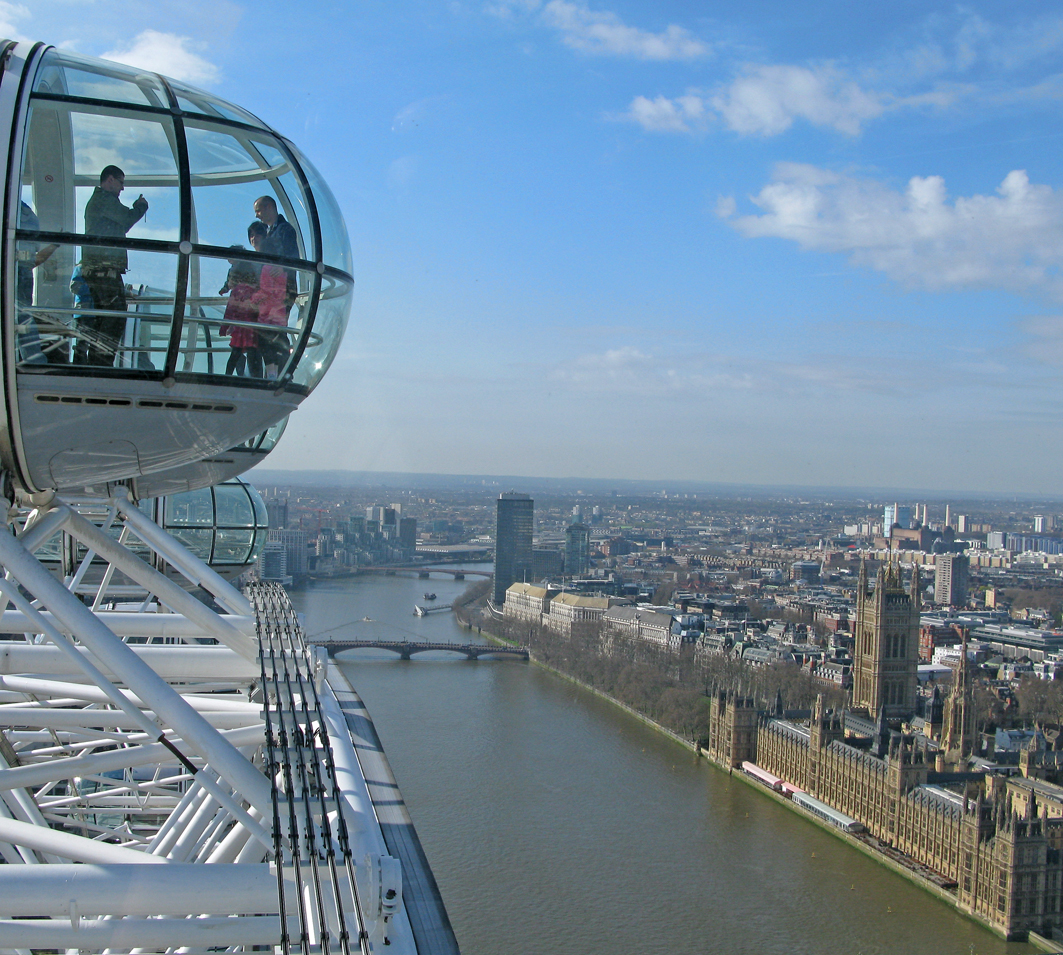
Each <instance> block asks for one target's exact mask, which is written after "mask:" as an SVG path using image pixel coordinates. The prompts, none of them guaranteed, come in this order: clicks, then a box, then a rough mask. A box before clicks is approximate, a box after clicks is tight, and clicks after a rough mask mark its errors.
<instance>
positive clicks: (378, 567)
mask: <svg viewBox="0 0 1063 955" xmlns="http://www.w3.org/2000/svg"><path fill="white" fill-rule="evenodd" d="M358 573H360V574H395V573H406V574H408V573H415V574H417V576H418V577H421V578H427V577H428V576H429V574H450V576H451V577H453V578H454V579H455V580H464V579H465V578H466V577H493V576H494V574H493V572H492V571H490V570H469V569H468V568H467V567H425V566H424V565H423V564H414V565H412V566H400V565H398V564H367V565H366V566H364V567H359V568H358Z"/></svg>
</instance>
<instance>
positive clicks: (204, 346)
mask: <svg viewBox="0 0 1063 955" xmlns="http://www.w3.org/2000/svg"><path fill="white" fill-rule="evenodd" d="M23 109H24V110H25V113H26V116H27V120H26V125H25V132H24V136H23V143H22V156H23V159H22V167H21V172H20V182H21V200H22V202H21V203H20V207H19V214H18V219H17V232H16V237H15V238H16V243H17V245H16V252H17V263H18V264H17V266H16V268H17V270H18V274H17V283H16V284H17V287H18V296H17V298H18V301H17V308H18V319H17V328H16V329H15V332H14V336H15V341H14V345H13V347H14V350H15V351H14V353H15V355H16V358H17V360H18V366H17V367H18V370H19V372H20V373H33V374H37V375H40V374H55V375H63V374H80V373H83V371H80V370H79V369H78V368H77V366H79V365H89V366H92V367H93V368H94V369H95V371H94V374H95V375H97V376H99V375H101V374H103V370H104V369H106V376H108V377H110V376H124V375H133V376H135V377H138V378H149V379H150V378H155V379H157V380H159V381H169V382H172V381H182V380H186V379H189V378H201V377H208V378H215V379H217V382H216V383H217V384H223V383H239V384H240V386H241V387H252V388H253V387H261V388H263V389H269V390H271V391H275V390H276V389H277V388H278V387H280V388H290V389H292V391H293V392H296V393H298V394H306V393H308V391H309V390H310V389H311V388H312V387H313V386H314V385H316V383H317V381H318V380H319V379H320V377H321V375H322V374H323V373H324V371H325V369H327V368H328V365H329V364H330V363H331V361H332V358H333V356H334V355H335V353H336V350H337V349H338V347H339V342H340V338H341V337H342V334H343V331H344V328H345V326H346V322H347V318H348V315H349V311H350V298H351V296H350V291H351V286H352V284H353V280H352V278H351V274H350V270H351V255H350V247H349V244H348V241H347V236H346V231H345V229H344V226H343V219H342V216H341V215H340V212H339V208H338V206H337V204H336V201H335V199H334V198H333V196H332V194H331V192H330V191H329V190H328V187H327V186H326V185H325V184H324V182H323V181H322V180H321V177H320V175H319V174H318V173H317V171H316V170H315V169H314V168H313V166H312V165H311V164H310V163H309V162H308V161H307V160H306V159H305V158H304V157H303V156H302V155H301V154H300V153H299V152H298V151H297V150H296V149H295V147H293V146H292V145H291V143H289V142H287V141H286V140H284V139H282V138H281V137H279V136H277V135H276V134H275V133H273V132H272V131H271V130H269V129H268V128H267V127H265V126H264V125H263V124H262V123H261V121H259V120H258V119H256V118H255V117H254V116H252V115H251V114H249V113H247V112H246V111H244V110H241V109H239V108H238V107H235V106H232V105H231V104H227V103H224V102H223V101H222V100H219V99H218V98H217V97H214V96H212V95H210V94H208V93H203V92H201V91H198V90H194V89H192V88H191V87H188V86H185V85H183V84H178V83H173V82H171V81H169V80H167V79H166V78H164V77H161V76H158V75H156V74H153V73H148V72H144V71H140V70H136V69H132V68H128V67H123V66H119V65H117V64H110V63H105V62H102V61H96V60H90V59H87V58H83V57H78V56H74V55H72V54H69V53H63V52H59V51H57V50H54V49H52V50H48V51H46V52H45V53H44V54H43V55H42V56H41V58H40V60H39V62H38V63H37V66H36V73H35V76H34V78H33V81H32V83H31V84H30V87H29V93H28V99H27V101H26V102H25V103H24V104H23ZM259 222H260V223H261V226H259V225H256V226H255V228H261V227H263V226H264V227H265V228H267V229H268V234H267V235H266V236H265V237H264V238H262V237H257V238H256V241H257V242H258V246H257V249H252V248H251V246H250V243H249V240H248V227H249V225H252V224H254V223H259ZM240 246H243V247H244V248H243V249H238V247H240ZM230 248H233V250H234V253H235V252H236V251H240V252H241V253H246V257H244V256H243V255H241V256H239V257H238V256H236V255H233V256H228V255H226V250H228V249H230ZM234 259H235V260H238V261H241V262H242V263H243V264H245V265H248V266H249V269H247V270H245V272H244V276H243V279H244V280H243V281H242V282H240V283H236V284H241V285H243V286H246V288H243V289H241V292H240V295H241V296H243V297H244V298H243V299H242V301H241V302H240V303H238V306H239V307H236V306H233V302H234V296H233V284H232V283H230V281H229V280H230V277H231V276H230V272H231V268H232V265H233V261H232V260H234ZM252 273H253V277H252V278H250V279H249V278H248V276H249V275H252ZM248 289H250V291H248ZM263 326H270V327H268V328H266V327H263ZM252 342H253V344H250V343H252ZM5 347H8V348H11V347H12V345H11V339H8V344H7V345H6V346H5ZM255 349H257V351H258V354H251V353H250V352H251V351H253V350H255ZM235 351H240V352H242V353H243V354H240V355H236V356H235V365H234V364H233V359H234V354H233V353H234V352H235Z"/></svg>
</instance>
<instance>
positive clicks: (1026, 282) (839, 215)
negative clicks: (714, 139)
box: [718, 163, 1063, 299]
mask: <svg viewBox="0 0 1063 955" xmlns="http://www.w3.org/2000/svg"><path fill="white" fill-rule="evenodd" d="M752 202H753V204H754V205H756V206H757V207H758V208H759V209H760V210H761V212H760V213H759V214H754V215H744V216H738V217H737V218H734V217H732V215H731V210H732V209H735V208H736V206H732V205H731V204H730V203H729V202H728V201H727V200H726V199H725V200H724V201H723V202H721V203H720V204H719V205H718V209H719V211H720V212H721V213H722V214H723V215H724V217H725V218H727V219H728V221H730V222H731V224H732V225H733V226H734V228H735V229H737V230H738V231H739V232H740V233H742V234H743V235H746V236H749V237H751V238H765V237H774V238H782V239H789V240H791V241H793V242H796V243H797V244H798V245H799V246H800V247H801V248H802V249H807V250H815V251H825V252H840V253H843V254H846V255H848V256H849V259H850V262H851V263H852V264H854V265H857V266H865V267H868V268H872V269H875V270H877V271H879V272H883V273H885V274H886V275H888V276H889V277H890V278H892V279H894V280H896V281H898V282H901V283H903V284H905V285H908V286H915V287H922V288H926V289H932V290H947V289H998V290H1006V291H1011V292H1017V293H1019V294H1023V295H1042V296H1048V297H1051V298H1054V299H1063V278H1061V276H1060V275H1059V272H1058V265H1059V249H1060V248H1061V246H1063V193H1061V192H1059V191H1057V190H1054V189H1053V188H1052V187H1051V186H1047V185H1037V184H1034V183H1031V182H1030V180H1029V177H1028V176H1027V174H1026V172H1025V171H1023V170H1014V171H1013V172H1010V173H1008V175H1007V176H1006V177H1005V179H1004V181H1003V182H1002V183H1001V185H1000V186H999V188H998V189H997V191H996V195H972V196H960V197H957V198H955V199H950V198H949V196H948V194H947V192H946V189H945V182H944V180H943V179H942V178H941V177H940V176H927V177H921V176H916V177H913V178H912V179H911V180H910V181H909V182H908V184H907V186H906V187H905V188H904V189H903V190H898V189H893V188H890V187H889V186H887V185H885V184H883V183H880V182H877V181H875V180H872V179H861V178H857V177H856V176H852V175H842V174H839V173H835V172H831V171H829V170H825V169H820V168H816V167H814V166H806V165H798V164H794V163H783V164H780V165H779V166H778V167H777V168H776V170H775V174H774V176H773V179H772V181H771V182H770V183H769V184H768V185H766V186H764V188H763V189H761V191H760V192H759V193H758V194H757V195H756V196H754V197H752Z"/></svg>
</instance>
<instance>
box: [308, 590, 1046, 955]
mask: <svg viewBox="0 0 1063 955" xmlns="http://www.w3.org/2000/svg"><path fill="white" fill-rule="evenodd" d="M466 586H467V582H465V581H451V580H450V578H449V577H447V578H444V577H439V576H434V577H433V578H432V579H431V580H430V581H429V580H421V579H417V578H415V577H401V576H393V577H386V576H377V575H365V576H361V577H354V578H347V579H343V580H333V581H322V582H314V583H310V584H308V585H307V586H306V587H304V588H302V589H299V590H295V591H293V592H292V601H293V603H294V604H295V605H296V608H297V609H298V610H299V611H300V612H301V613H303V614H304V615H305V626H306V631H307V633H308V634H310V635H311V636H317V637H325V636H326V635H331V636H333V637H334V638H335V639H371V638H381V639H389V640H400V639H407V638H408V639H411V640H430V641H437V640H446V641H453V642H461V643H468V642H486V641H482V640H480V639H479V638H478V637H477V636H476V634H475V633H473V634H470V633H469V631H467V630H464V629H462V628H461V627H459V626H458V625H457V624H456V623H455V621H454V619H453V616H452V615H451V614H450V613H449V612H446V611H444V612H441V613H436V614H431V615H429V616H427V617H416V616H414V614H413V607H414V604H415V603H419V604H425V605H429V602H427V601H425V600H424V597H423V594H424V592H425V591H426V590H431V591H434V592H435V593H436V594H437V595H438V600H437V601H436V603H438V604H445V603H449V602H450V601H451V600H452V599H453V598H454V597H456V596H458V595H459V594H461V593H462V591H463V590H464V589H465V587H466ZM366 617H368V618H369V620H368V621H367V620H365V619H364V618H366ZM340 659H341V662H343V664H344V671H345V673H346V674H347V676H348V678H349V679H350V681H351V683H352V684H353V685H354V687H355V689H356V690H357V691H358V693H359V694H360V695H361V696H362V698H363V699H364V700H365V703H366V705H367V706H368V708H369V712H370V713H371V714H372V716H373V719H374V722H375V723H376V726H377V731H378V732H379V734H380V737H381V740H382V741H383V743H384V748H385V750H386V752H387V755H388V759H389V761H390V762H391V766H392V769H393V770H394V772H395V776H396V777H397V779H398V782H399V786H400V788H401V790H402V793H403V796H404V797H405V800H406V802H407V805H408V807H409V810H410V814H411V816H412V817H413V821H414V824H415V825H416V827H417V831H418V834H419V835H420V837H421V841H422V843H423V844H424V848H425V852H426V853H427V855H428V858H429V860H430V862H431V864H432V868H433V871H434V873H435V876H436V879H437V881H438V883H439V887H440V891H441V892H442V895H443V899H444V901H445V903H446V906H447V910H448V912H449V913H450V918H451V921H452V922H453V925H454V931H455V933H456V935H457V937H458V942H459V944H460V946H461V950H462V952H463V955H523V953H532V952H536V953H546V955H569V953H571V955H617V953H641V955H656V953H660V955H684V953H695V952H697V953H717V952H719V953H725V952H726V953H734V955H795V953H807V955H900V953H905V955H923V953H925V955H948V953H956V955H974V953H979V955H1004V953H1007V955H1019V953H1028V952H1035V951H1037V949H1035V948H1033V947H1031V946H1028V945H1022V944H1016V943H1010V944H1006V943H1004V942H1003V941H1001V940H1000V939H998V938H997V937H996V936H994V935H992V934H991V933H990V932H988V931H986V930H985V929H982V928H981V927H980V926H978V925H977V924H975V923H974V922H971V921H970V920H968V919H966V918H964V917H962V916H961V915H959V914H958V913H957V912H956V911H955V910H953V909H952V908H951V907H950V906H948V905H946V904H944V903H942V902H939V901H938V900H937V899H935V898H934V897H932V896H931V895H929V894H928V893H926V892H923V891H921V890H920V889H918V888H916V887H915V886H913V885H912V884H910V883H909V882H907V881H905V880H904V879H902V878H900V877H899V876H896V875H894V874H893V873H891V872H889V871H888V870H886V869H885V868H883V867H881V866H879V865H877V864H875V863H874V862H873V861H871V860H870V859H867V858H865V857H864V856H863V855H861V854H860V853H858V852H857V851H855V850H854V849H851V848H849V847H848V846H846V845H845V844H844V843H842V842H841V841H839V840H837V839H834V838H832V837H831V836H829V835H828V834H827V833H825V832H823V831H822V830H821V829H819V828H818V827H816V826H814V825H812V824H811V823H809V822H807V821H806V820H804V819H802V818H800V817H798V816H797V815H796V814H794V813H792V812H790V811H789V810H787V809H786V808H785V807H783V806H779V805H777V804H776V803H775V802H774V801H773V800H771V799H769V798H768V797H766V796H762V795H760V794H758V793H757V792H756V791H754V790H753V789H751V788H750V787H749V786H747V785H745V784H743V783H741V782H739V781H737V780H733V779H731V778H729V777H728V776H727V775H726V774H725V773H723V772H721V771H720V770H718V769H715V768H714V767H712V766H709V765H708V764H707V763H706V762H705V761H704V760H699V759H697V758H696V757H695V756H694V755H693V753H691V752H689V751H688V750H686V749H685V748H683V747H682V746H680V745H678V744H677V743H674V742H672V741H670V740H669V739H667V738H666V737H664V736H663V735H662V734H660V733H657V732H655V731H654V730H653V729H651V728H650V727H648V726H646V725H644V724H642V723H641V722H639V721H638V720H637V719H635V718H634V717H632V716H630V715H629V714H627V713H625V712H623V711H622V710H620V709H619V708H617V707H615V706H612V705H611V704H609V703H608V702H606V701H604V700H601V699H599V698H597V697H595V696H594V695H593V694H591V693H588V692H586V691H584V690H582V689H580V688H578V687H576V686H574V685H572V684H570V683H568V682H566V681H565V680H562V679H560V678H558V677H556V676H554V675H552V674H550V673H547V672H545V671H543V670H542V669H540V668H538V667H536V666H534V665H531V664H528V663H523V662H518V661H515V660H509V659H500V660H482V661H479V662H469V661H467V660H465V659H464V657H458V656H456V655H454V654H446V653H432V654H428V653H425V654H418V655H417V656H415V657H414V659H413V660H411V661H399V660H398V659H397V658H396V657H395V656H394V654H390V653H387V652H385V651H361V650H359V651H351V652H349V653H345V654H343V655H342V656H341V658H340Z"/></svg>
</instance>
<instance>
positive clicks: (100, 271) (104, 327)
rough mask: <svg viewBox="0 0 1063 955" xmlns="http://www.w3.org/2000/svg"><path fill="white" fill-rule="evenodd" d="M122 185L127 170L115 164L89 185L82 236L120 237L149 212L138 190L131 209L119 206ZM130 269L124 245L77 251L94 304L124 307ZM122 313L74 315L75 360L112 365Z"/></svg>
mask: <svg viewBox="0 0 1063 955" xmlns="http://www.w3.org/2000/svg"><path fill="white" fill-rule="evenodd" d="M123 189H125V173H124V172H122V170H121V169H119V168H118V167H117V166H105V167H104V169H103V172H101V173H100V184H99V185H98V186H97V187H96V188H95V189H93V191H92V195H91V196H90V197H89V201H88V203H87V204H86V205H85V233H86V235H96V236H103V237H105V238H112V239H120V238H124V237H125V235H126V233H127V232H129V230H130V229H132V228H133V226H134V225H136V223H137V222H139V221H140V220H141V219H142V218H143V217H144V213H145V212H147V211H148V200H147V199H145V198H144V197H143V196H142V195H141V196H139V197H138V198H137V200H136V201H135V202H134V203H133V206H132V208H130V207H129V206H124V205H122V203H121V201H120V200H119V198H118V197H119V196H120V195H121V194H122V190H123ZM128 269H129V256H128V254H127V253H126V250H125V249H110V248H100V247H98V246H85V247H84V248H82V250H81V274H82V277H83V278H84V280H85V282H86V283H87V284H88V286H89V290H90V292H91V294H92V300H93V305H94V308H95V309H97V310H99V311H102V312H110V313H119V312H125V311H126V308H127V305H126V292H125V280H124V279H123V278H122V276H123V275H125V273H126V272H127V271H128ZM125 323H126V320H125V316H124V315H120V314H107V315H82V316H81V317H80V318H79V320H78V343H77V348H76V350H75V352H74V362H75V364H80V365H107V366H110V365H113V364H114V357H115V355H116V354H117V352H118V347H119V345H120V343H121V341H122V336H123V335H124V334H125Z"/></svg>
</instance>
